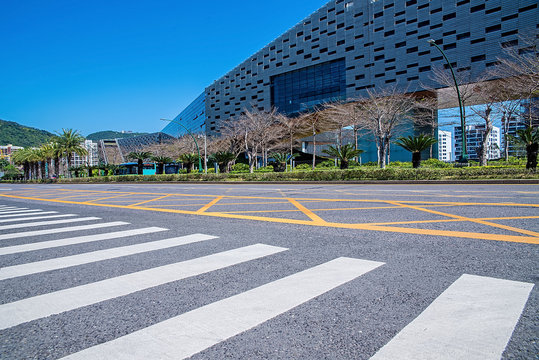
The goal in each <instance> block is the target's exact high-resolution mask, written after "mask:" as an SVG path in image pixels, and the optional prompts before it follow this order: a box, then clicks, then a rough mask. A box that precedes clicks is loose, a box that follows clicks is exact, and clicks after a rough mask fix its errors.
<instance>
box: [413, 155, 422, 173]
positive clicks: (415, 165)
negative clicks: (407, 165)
mask: <svg viewBox="0 0 539 360" xmlns="http://www.w3.org/2000/svg"><path fill="white" fill-rule="evenodd" d="M419 165H421V152H420V151H418V152H413V153H412V167H413V168H414V169H417V168H418V167H419Z"/></svg>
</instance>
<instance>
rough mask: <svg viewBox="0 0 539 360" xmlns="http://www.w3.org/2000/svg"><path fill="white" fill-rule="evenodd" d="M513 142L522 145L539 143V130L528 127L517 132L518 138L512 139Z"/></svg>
mask: <svg viewBox="0 0 539 360" xmlns="http://www.w3.org/2000/svg"><path fill="white" fill-rule="evenodd" d="M511 140H513V142H515V143H517V144H522V145H531V144H533V143H539V128H533V127H531V126H528V127H527V128H526V129H520V130H517V136H516V137H511Z"/></svg>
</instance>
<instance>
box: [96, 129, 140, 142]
mask: <svg viewBox="0 0 539 360" xmlns="http://www.w3.org/2000/svg"><path fill="white" fill-rule="evenodd" d="M141 135H148V133H122V132H119V131H112V130H108V131H98V132H95V133H92V134H90V135H88V136H86V139H88V140H93V141H99V140H109V139H127V138H132V137H135V136H141Z"/></svg>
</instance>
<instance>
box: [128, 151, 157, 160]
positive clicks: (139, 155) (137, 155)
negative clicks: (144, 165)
mask: <svg viewBox="0 0 539 360" xmlns="http://www.w3.org/2000/svg"><path fill="white" fill-rule="evenodd" d="M151 157H152V153H151V152H149V151H132V152H130V153H129V154H127V158H128V159H131V160H140V161H144V160H147V159H151Z"/></svg>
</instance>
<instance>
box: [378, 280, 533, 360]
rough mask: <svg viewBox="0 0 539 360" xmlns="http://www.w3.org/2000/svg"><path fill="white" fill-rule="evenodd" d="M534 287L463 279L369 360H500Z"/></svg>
mask: <svg viewBox="0 0 539 360" xmlns="http://www.w3.org/2000/svg"><path fill="white" fill-rule="evenodd" d="M533 286H534V284H530V283H524V282H517V281H510V280H501V279H494V278H490V277H482V276H475V275H467V274H464V275H462V276H461V277H460V278H459V279H458V280H457V281H455V282H454V283H453V284H452V285H451V286H450V287H449V288H447V289H446V290H445V291H444V292H443V293H442V294H441V295H440V296H438V297H437V298H436V299H435V300H434V302H433V303H432V304H431V305H429V306H428V307H427V308H426V309H425V311H423V312H422V313H421V314H420V315H419V316H418V317H417V318H416V319H415V320H413V321H412V322H411V323H410V324H408V325H407V326H406V327H405V328H404V329H403V330H402V331H401V332H399V333H398V334H397V335H396V336H395V337H394V338H393V339H392V340H391V341H390V342H389V343H387V344H386V345H385V346H384V347H382V348H381V349H380V350H379V351H378V352H377V353H376V354H375V355H374V356H373V357H372V358H371V359H374V360H386V359H414V360H421V359H448V360H449V359H451V360H453V359H466V360H473V359H477V360H488V359H496V360H498V359H500V358H501V356H502V353H503V351H504V349H505V347H506V346H507V343H508V342H509V340H510V339H511V334H512V333H513V330H514V328H515V326H516V324H517V322H518V319H519V318H520V315H521V314H522V311H523V310H524V306H525V305H526V301H527V300H528V296H529V295H530V292H531V290H532V288H533Z"/></svg>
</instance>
